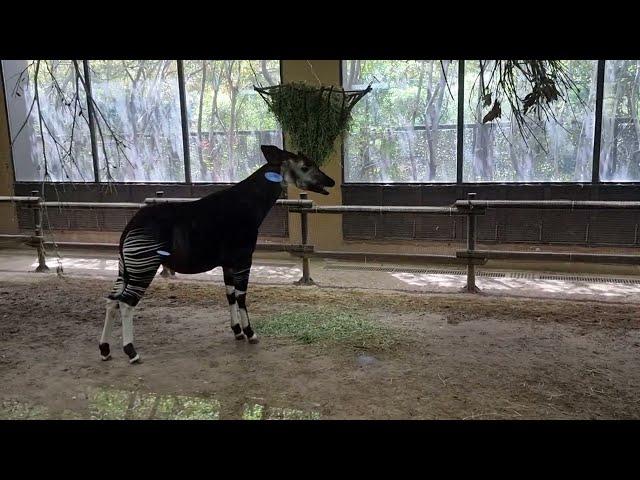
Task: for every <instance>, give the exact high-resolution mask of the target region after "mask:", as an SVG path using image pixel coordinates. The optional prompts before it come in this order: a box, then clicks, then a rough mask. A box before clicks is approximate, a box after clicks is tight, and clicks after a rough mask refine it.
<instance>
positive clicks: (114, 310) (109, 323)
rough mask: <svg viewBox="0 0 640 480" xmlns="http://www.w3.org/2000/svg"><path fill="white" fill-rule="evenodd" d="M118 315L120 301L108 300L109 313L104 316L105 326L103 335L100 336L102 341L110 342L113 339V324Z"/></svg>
mask: <svg viewBox="0 0 640 480" xmlns="http://www.w3.org/2000/svg"><path fill="white" fill-rule="evenodd" d="M117 315H118V301H117V300H109V299H108V300H107V313H106V314H105V318H104V328H103V329H102V336H101V337H100V343H109V340H110V339H111V332H112V331H113V324H114V323H115V321H116V316H117Z"/></svg>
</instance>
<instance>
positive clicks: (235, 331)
mask: <svg viewBox="0 0 640 480" xmlns="http://www.w3.org/2000/svg"><path fill="white" fill-rule="evenodd" d="M231 330H233V334H234V335H235V337H236V340H244V333H242V328H240V325H234V326H233V327H231Z"/></svg>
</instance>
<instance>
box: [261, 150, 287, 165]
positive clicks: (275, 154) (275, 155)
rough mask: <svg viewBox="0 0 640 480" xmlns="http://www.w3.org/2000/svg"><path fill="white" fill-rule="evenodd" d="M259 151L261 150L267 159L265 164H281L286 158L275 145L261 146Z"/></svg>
mask: <svg viewBox="0 0 640 480" xmlns="http://www.w3.org/2000/svg"><path fill="white" fill-rule="evenodd" d="M260 150H262V154H263V155H264V158H266V159H267V163H272V164H281V163H282V162H283V161H284V160H285V158H286V156H287V155H286V154H285V152H284V151H283V150H280V149H279V148H278V147H276V146H275V145H261V146H260Z"/></svg>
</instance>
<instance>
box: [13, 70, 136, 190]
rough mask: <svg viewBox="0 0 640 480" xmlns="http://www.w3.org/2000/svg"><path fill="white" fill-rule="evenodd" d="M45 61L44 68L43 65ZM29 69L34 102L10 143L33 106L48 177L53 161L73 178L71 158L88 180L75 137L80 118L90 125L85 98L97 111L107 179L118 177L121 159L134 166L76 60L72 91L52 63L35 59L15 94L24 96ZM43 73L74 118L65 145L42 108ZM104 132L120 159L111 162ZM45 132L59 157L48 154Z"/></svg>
mask: <svg viewBox="0 0 640 480" xmlns="http://www.w3.org/2000/svg"><path fill="white" fill-rule="evenodd" d="M43 64H44V66H45V68H42V65H43ZM30 69H33V70H34V75H33V89H34V95H33V99H32V100H31V103H30V105H29V107H28V111H27V114H26V116H25V119H24V121H23V122H22V123H21V125H20V127H19V128H18V130H17V132H16V133H15V135H13V138H12V139H11V143H12V144H13V143H15V141H16V139H17V138H18V136H19V135H20V133H22V131H23V130H24V128H25V127H26V126H27V124H28V123H29V121H30V119H31V118H32V117H31V115H32V113H33V112H34V107H37V108H35V112H36V114H37V122H38V126H39V131H40V142H41V144H42V150H43V160H44V169H45V173H44V175H45V180H47V179H48V180H50V179H51V174H50V166H51V165H50V163H51V161H57V162H59V166H60V170H61V171H62V173H63V174H64V176H65V177H66V178H67V179H69V180H71V175H70V174H71V172H70V171H69V169H68V167H67V165H66V161H69V163H70V164H71V167H72V168H74V169H75V170H76V171H77V172H78V174H79V176H80V178H81V179H82V180H83V181H84V179H85V175H84V174H85V173H86V172H84V171H83V169H82V168H81V167H80V165H79V164H78V161H77V158H76V156H75V153H74V145H75V144H77V143H78V142H77V141H76V140H77V138H76V136H77V135H78V130H79V129H78V128H77V125H78V121H79V118H82V119H83V120H84V122H85V124H86V125H87V127H88V126H89V118H88V115H87V113H86V108H85V107H84V106H83V102H82V99H83V97H84V99H85V101H86V102H87V107H88V106H89V104H90V105H91V107H92V108H93V110H94V112H96V113H97V114H96V116H95V124H96V127H97V130H98V133H99V141H100V143H101V147H102V154H103V157H104V164H105V169H106V172H107V181H108V182H112V181H114V180H115V179H114V178H113V175H112V173H111V170H112V169H113V168H117V167H118V166H120V165H121V158H124V159H125V160H126V161H127V162H128V163H129V164H130V165H132V164H131V162H130V161H129V158H128V156H127V153H126V149H127V145H126V144H125V142H124V139H123V137H122V136H121V135H120V134H119V133H117V132H116V130H115V128H114V127H112V125H111V122H110V121H109V120H108V119H107V118H106V116H105V115H104V114H103V112H102V110H101V109H100V107H99V105H98V104H97V103H96V100H95V98H93V96H91V95H88V94H87V84H86V80H85V78H84V75H83V73H82V71H81V67H80V65H79V64H78V61H77V60H72V69H73V70H72V72H70V73H71V74H72V75H73V77H74V78H73V90H72V91H71V92H69V93H65V87H66V85H65V86H64V87H63V86H62V85H61V84H60V83H61V82H60V80H59V78H58V74H57V73H56V72H55V71H54V70H53V69H52V68H51V65H50V64H49V62H48V61H46V60H35V61H33V62H30V63H29V64H28V65H27V66H26V67H25V68H24V69H23V70H22V71H21V72H20V73H19V74H18V80H17V81H16V84H15V86H14V88H13V91H12V95H13V96H17V97H21V96H22V95H23V93H24V88H25V87H24V86H23V84H24V83H26V84H27V86H28V84H29V80H28V79H29V71H30ZM45 70H46V71H45ZM43 74H48V78H47V80H49V81H50V83H51V93H52V95H51V96H52V100H53V102H56V101H57V102H59V103H60V105H62V106H63V112H64V114H65V115H68V116H69V118H70V119H71V126H70V128H69V129H68V132H69V134H70V136H69V139H68V144H67V145H65V144H64V141H63V140H62V139H61V138H59V137H58V134H57V133H56V132H55V131H54V130H53V129H52V128H51V126H50V122H49V120H48V119H47V118H46V115H45V114H44V113H43V111H42V109H41V108H40V107H41V83H42V80H43V79H42V75H43ZM69 81H70V80H69V79H67V80H65V83H69ZM105 133H106V134H107V135H109V136H110V137H111V139H112V141H113V143H114V144H115V154H116V157H117V161H112V155H110V154H109V153H108V152H107V148H106V144H107V140H106V139H105ZM45 134H46V135H47V136H48V137H49V138H50V139H51V141H52V142H53V144H54V146H55V149H56V153H57V158H56V157H55V156H54V157H50V156H48V155H47V152H46V142H45Z"/></svg>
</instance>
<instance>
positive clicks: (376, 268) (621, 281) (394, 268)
mask: <svg viewBox="0 0 640 480" xmlns="http://www.w3.org/2000/svg"><path fill="white" fill-rule="evenodd" d="M324 269H325V270H349V271H373V272H387V273H421V274H431V275H466V273H467V272H466V269H445V268H420V267H407V266H404V265H341V264H328V265H325V267H324ZM476 276H477V277H486V278H515V279H526V280H560V281H564V282H587V283H608V284H617V285H640V279H635V278H620V277H603V276H592V275H570V274H567V275H564V274H541V273H534V272H491V271H476Z"/></svg>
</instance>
